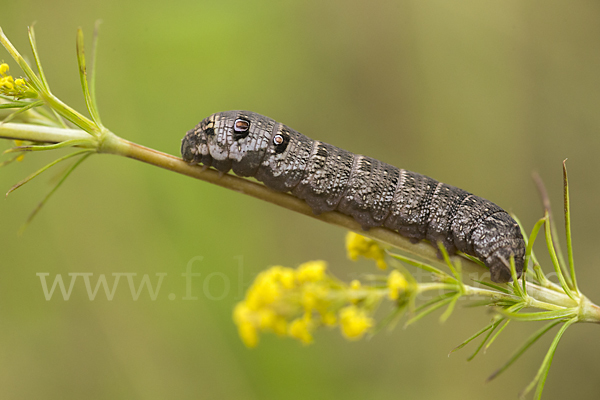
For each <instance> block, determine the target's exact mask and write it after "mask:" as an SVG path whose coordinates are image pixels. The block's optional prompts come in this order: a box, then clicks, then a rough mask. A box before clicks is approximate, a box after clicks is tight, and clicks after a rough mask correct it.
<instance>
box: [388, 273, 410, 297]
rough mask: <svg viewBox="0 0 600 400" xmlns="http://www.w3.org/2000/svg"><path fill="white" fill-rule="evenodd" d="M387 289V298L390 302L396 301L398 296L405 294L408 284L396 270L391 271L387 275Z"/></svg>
mask: <svg viewBox="0 0 600 400" xmlns="http://www.w3.org/2000/svg"><path fill="white" fill-rule="evenodd" d="M387 287H388V290H389V292H388V296H389V298H390V299H392V300H398V299H399V298H400V295H401V294H403V293H404V292H406V289H407V287H408V282H407V281H406V278H404V275H402V274H401V273H400V271H398V270H393V271H392V272H390V274H389V275H388V279H387Z"/></svg>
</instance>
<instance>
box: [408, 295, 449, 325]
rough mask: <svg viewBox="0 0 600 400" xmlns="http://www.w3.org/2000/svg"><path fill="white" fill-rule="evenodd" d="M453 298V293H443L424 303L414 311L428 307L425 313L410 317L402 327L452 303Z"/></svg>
mask: <svg viewBox="0 0 600 400" xmlns="http://www.w3.org/2000/svg"><path fill="white" fill-rule="evenodd" d="M453 297H454V293H444V294H442V295H440V296H438V297H436V298H435V299H433V300H431V301H429V302H427V303H425V304H424V305H422V306H419V307H417V309H416V310H415V311H416V312H418V311H419V310H421V309H423V308H425V307H428V306H430V307H429V308H427V309H426V310H425V311H422V312H421V313H419V314H417V315H415V316H414V317H412V318H411V319H409V320H408V321H406V323H405V324H404V326H408V325H411V324H413V323H415V322H417V321H418V320H420V319H421V318H423V317H425V316H426V315H429V314H431V313H432V312H434V311H435V310H437V309H438V308H441V307H443V306H445V305H446V304H448V303H450V302H451V301H452V299H453Z"/></svg>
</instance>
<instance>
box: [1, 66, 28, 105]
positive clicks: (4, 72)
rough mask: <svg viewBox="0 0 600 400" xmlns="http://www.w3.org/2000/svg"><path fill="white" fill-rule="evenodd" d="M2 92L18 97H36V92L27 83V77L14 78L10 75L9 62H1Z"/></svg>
mask: <svg viewBox="0 0 600 400" xmlns="http://www.w3.org/2000/svg"><path fill="white" fill-rule="evenodd" d="M0 94H3V95H5V96H14V97H17V98H24V97H35V92H34V91H33V90H32V89H31V88H30V87H29V85H27V82H26V81H25V79H22V78H17V79H14V78H13V77H12V76H11V75H8V64H5V63H2V64H0Z"/></svg>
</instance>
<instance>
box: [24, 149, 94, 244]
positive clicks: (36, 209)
mask: <svg viewBox="0 0 600 400" xmlns="http://www.w3.org/2000/svg"><path fill="white" fill-rule="evenodd" d="M72 154H76V153H72ZM77 154H84V155H83V157H81V158H80V159H79V160H77V161H76V162H75V163H74V164H73V165H72V166H71V168H69V169H68V170H67V172H65V174H64V175H63V177H62V178H61V179H60V181H58V183H57V184H56V185H54V187H53V188H52V190H51V191H50V192H49V193H48V194H47V195H46V196H45V197H44V198H43V199H42V201H40V202H39V203H38V205H37V206H36V207H35V208H34V209H33V211H32V212H31V214H29V217H28V218H27V221H26V222H25V224H23V226H22V227H21V229H20V230H19V234H22V233H23V232H24V231H25V229H27V226H29V224H30V223H31V221H33V218H34V217H35V216H36V215H37V213H38V211H40V209H41V208H42V207H43V206H44V204H46V202H47V201H48V199H50V197H52V195H53V194H54V192H56V190H57V189H58V188H59V187H60V186H61V185H62V184H63V182H64V181H65V180H67V178H68V177H69V175H71V173H72V172H73V171H75V169H76V168H77V167H78V166H79V165H81V163H82V162H83V161H85V160H86V159H87V158H88V157H89V156H91V155H92V154H94V152H93V151H92V150H82V151H80V152H77Z"/></svg>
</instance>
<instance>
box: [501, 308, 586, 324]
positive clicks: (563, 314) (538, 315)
mask: <svg viewBox="0 0 600 400" xmlns="http://www.w3.org/2000/svg"><path fill="white" fill-rule="evenodd" d="M499 312H500V313H501V314H503V315H506V316H507V317H509V318H511V319H514V320H517V321H548V320H552V319H564V318H573V317H575V316H576V315H577V313H578V311H577V309H570V308H568V309H566V310H560V311H540V312H534V313H513V312H509V311H505V310H500V311H499Z"/></svg>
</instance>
